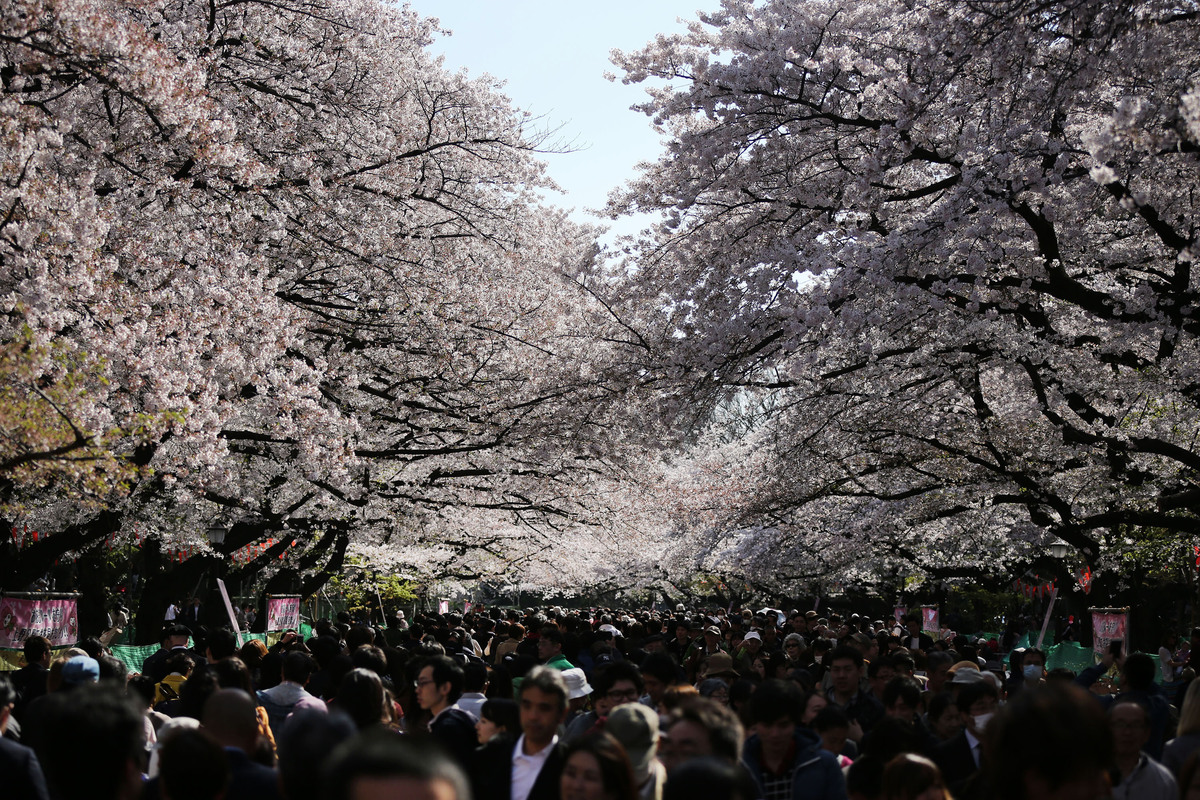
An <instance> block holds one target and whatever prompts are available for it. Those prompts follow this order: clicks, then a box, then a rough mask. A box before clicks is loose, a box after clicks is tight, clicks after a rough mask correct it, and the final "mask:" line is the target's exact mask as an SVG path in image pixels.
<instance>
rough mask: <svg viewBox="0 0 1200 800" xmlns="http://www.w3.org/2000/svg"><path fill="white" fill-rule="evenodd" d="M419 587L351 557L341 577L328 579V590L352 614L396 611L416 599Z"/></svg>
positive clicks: (347, 560) (360, 559)
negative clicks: (380, 606)
mask: <svg viewBox="0 0 1200 800" xmlns="http://www.w3.org/2000/svg"><path fill="white" fill-rule="evenodd" d="M419 588H420V585H419V584H418V583H416V582H415V581H410V580H407V579H405V578H401V577H400V576H399V575H389V574H385V573H379V572H376V571H374V570H373V569H371V568H370V567H369V566H367V565H366V563H365V562H364V560H363V559H362V558H355V557H350V558H347V559H346V564H345V566H344V567H343V568H342V573H341V574H340V575H335V576H333V577H332V578H330V579H329V589H330V590H331V592H336V593H337V594H338V595H340V596H341V597H342V598H343V599H344V600H345V601H346V610H347V611H349V612H350V614H351V615H356V614H361V613H369V612H370V611H371V610H373V609H376V608H378V607H379V601H380V600H382V601H383V603H384V606H385V608H387V609H388V610H394V609H395V608H396V607H398V606H400V605H404V604H407V603H411V602H412V601H414V600H416V599H417V590H418V589H419Z"/></svg>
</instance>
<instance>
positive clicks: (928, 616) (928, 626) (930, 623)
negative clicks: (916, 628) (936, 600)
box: [921, 606, 942, 636]
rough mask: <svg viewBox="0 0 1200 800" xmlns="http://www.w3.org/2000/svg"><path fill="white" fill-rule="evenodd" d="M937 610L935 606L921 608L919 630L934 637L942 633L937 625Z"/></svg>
mask: <svg viewBox="0 0 1200 800" xmlns="http://www.w3.org/2000/svg"><path fill="white" fill-rule="evenodd" d="M938 616H939V614H938V608H937V606H921V630H923V631H928V632H929V633H931V634H934V635H935V636H936V635H938V634H940V633H941V631H942V628H941V626H940V625H939V624H938Z"/></svg>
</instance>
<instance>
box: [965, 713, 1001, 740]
mask: <svg viewBox="0 0 1200 800" xmlns="http://www.w3.org/2000/svg"><path fill="white" fill-rule="evenodd" d="M994 716H996V714H995V713H994V712H992V711H989V712H988V713H986V714H980V715H979V716H977V717H972V718H971V719H973V720H975V734H976V735H979V734H982V733H983V729H984V728H986V727H987V724H988V723H989V722H991V721H992V717H994Z"/></svg>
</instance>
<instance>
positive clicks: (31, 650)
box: [23, 636, 52, 664]
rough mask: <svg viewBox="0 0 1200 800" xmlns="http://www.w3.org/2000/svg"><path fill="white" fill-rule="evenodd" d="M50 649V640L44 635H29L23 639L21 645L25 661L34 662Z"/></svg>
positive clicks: (39, 659)
mask: <svg viewBox="0 0 1200 800" xmlns="http://www.w3.org/2000/svg"><path fill="white" fill-rule="evenodd" d="M51 649H52V647H51V645H50V640H49V639H47V638H46V637H45V636H30V637H29V638H28V639H26V640H25V645H24V647H23V650H24V652H25V663H27V664H34V663H36V662H38V661H41V660H42V659H43V658H45V656H46V654H47V653H49V652H50V651H51Z"/></svg>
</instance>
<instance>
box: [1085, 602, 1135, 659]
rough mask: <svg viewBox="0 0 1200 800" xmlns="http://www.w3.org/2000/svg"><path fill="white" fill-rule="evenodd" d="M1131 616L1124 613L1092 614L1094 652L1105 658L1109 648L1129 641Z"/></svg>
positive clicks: (1104, 612) (1097, 612) (1101, 612)
mask: <svg viewBox="0 0 1200 800" xmlns="http://www.w3.org/2000/svg"><path fill="white" fill-rule="evenodd" d="M1128 628H1129V614H1128V613H1126V612H1124V611H1111V610H1110V611H1093V612H1092V650H1094V651H1095V652H1096V654H1097V655H1099V656H1103V655H1104V653H1105V652H1106V651H1107V650H1108V646H1109V645H1110V644H1112V643H1113V642H1114V641H1116V640H1118V639H1120V640H1121V641H1123V642H1126V643H1128V641H1129V631H1128Z"/></svg>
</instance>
